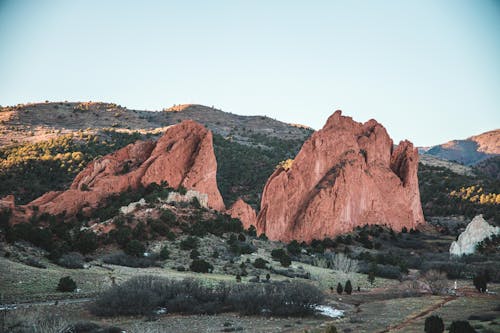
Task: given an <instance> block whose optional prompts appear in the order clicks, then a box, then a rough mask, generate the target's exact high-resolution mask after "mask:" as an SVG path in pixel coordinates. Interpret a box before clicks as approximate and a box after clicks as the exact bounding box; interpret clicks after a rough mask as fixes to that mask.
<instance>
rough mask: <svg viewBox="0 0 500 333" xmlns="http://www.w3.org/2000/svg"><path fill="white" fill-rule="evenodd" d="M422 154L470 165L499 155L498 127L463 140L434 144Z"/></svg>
mask: <svg viewBox="0 0 500 333" xmlns="http://www.w3.org/2000/svg"><path fill="white" fill-rule="evenodd" d="M421 151H422V150H421ZM424 154H427V155H432V156H434V157H437V158H440V159H443V160H448V161H455V162H458V163H460V164H464V165H468V166H472V165H475V164H477V163H479V162H481V161H484V160H486V159H489V158H491V157H495V156H499V155H500V129H496V130H492V131H488V132H485V133H482V134H479V135H475V136H471V137H469V138H467V139H465V140H452V141H449V142H446V143H443V144H440V145H436V146H433V147H431V148H429V149H428V150H427V151H425V152H424Z"/></svg>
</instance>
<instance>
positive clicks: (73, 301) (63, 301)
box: [0, 298, 93, 311]
mask: <svg viewBox="0 0 500 333" xmlns="http://www.w3.org/2000/svg"><path fill="white" fill-rule="evenodd" d="M92 300H93V298H66V299H59V300H51V301H37V302H25V303H11V304H0V311H2V310H7V311H8V310H15V309H20V308H29V307H32V306H40V305H42V306H43V305H56V304H57V305H67V304H77V303H86V302H90V301H92Z"/></svg>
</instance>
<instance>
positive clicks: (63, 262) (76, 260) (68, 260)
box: [57, 252, 85, 269]
mask: <svg viewBox="0 0 500 333" xmlns="http://www.w3.org/2000/svg"><path fill="white" fill-rule="evenodd" d="M84 263H85V261H84V259H83V256H82V255H81V254H80V253H78V252H70V253H66V254H63V255H62V256H61V257H60V258H59V260H57V264H58V265H59V266H62V267H66V268H73V269H76V268H83V265H84Z"/></svg>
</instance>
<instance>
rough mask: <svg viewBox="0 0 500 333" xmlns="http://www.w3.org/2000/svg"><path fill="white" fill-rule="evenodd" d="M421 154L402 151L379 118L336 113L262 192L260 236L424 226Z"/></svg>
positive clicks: (306, 237) (407, 146) (304, 236)
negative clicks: (377, 226) (361, 119)
mask: <svg viewBox="0 0 500 333" xmlns="http://www.w3.org/2000/svg"><path fill="white" fill-rule="evenodd" d="M417 168H418V152H417V149H416V148H414V147H413V145H412V144H411V143H410V142H409V141H402V142H400V144H399V146H398V147H397V148H396V149H393V143H392V140H391V139H390V137H389V135H388V134H387V132H386V130H385V128H384V127H383V126H382V125H381V124H379V123H377V122H376V121H375V120H370V121H368V122H366V123H364V124H361V123H358V122H355V121H353V120H352V118H350V117H345V116H342V113H341V111H336V112H335V113H334V114H333V115H332V116H330V118H329V119H328V121H327V123H326V125H325V126H324V127H323V129H321V130H320V131H318V132H316V133H314V134H313V135H312V136H311V138H310V139H308V140H307V141H306V142H305V143H304V145H303V146H302V149H301V150H300V152H299V153H298V154H297V156H296V158H295V160H294V161H293V163H285V164H284V166H281V167H279V168H278V169H276V171H275V172H274V173H273V174H272V175H271V177H270V178H269V180H268V181H267V184H266V186H265V187H264V192H263V194H262V201H261V211H260V213H259V216H258V221H257V231H258V232H259V233H265V234H266V235H267V236H268V237H269V238H270V239H273V240H282V241H290V240H292V239H296V240H302V241H311V240H312V239H323V238H325V237H333V236H335V235H338V234H341V233H345V232H349V231H351V230H352V229H353V228H355V227H356V226H363V225H365V224H385V225H388V226H390V227H392V228H393V229H396V230H401V229H402V228H403V227H407V228H415V227H416V226H417V225H419V224H421V223H424V222H425V221H424V217H423V213H422V207H421V205H420V193H419V189H418V181H417Z"/></svg>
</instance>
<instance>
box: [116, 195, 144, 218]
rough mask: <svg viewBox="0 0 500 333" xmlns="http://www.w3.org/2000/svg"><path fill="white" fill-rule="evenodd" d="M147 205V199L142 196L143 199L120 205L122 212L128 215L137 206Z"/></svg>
mask: <svg viewBox="0 0 500 333" xmlns="http://www.w3.org/2000/svg"><path fill="white" fill-rule="evenodd" d="M145 205H146V200H144V198H141V200H139V201H137V202H131V203H129V204H128V205H127V206H123V207H120V213H122V214H124V215H127V214H130V213H133V212H134V211H135V210H136V209H137V208H139V207H142V206H145Z"/></svg>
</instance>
